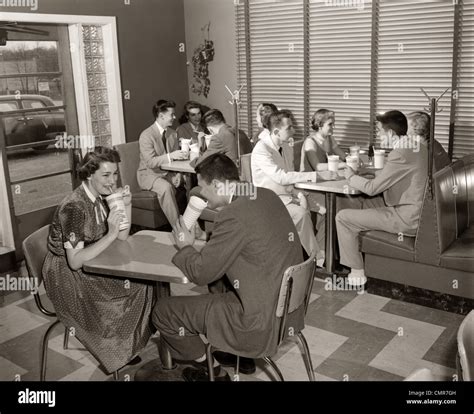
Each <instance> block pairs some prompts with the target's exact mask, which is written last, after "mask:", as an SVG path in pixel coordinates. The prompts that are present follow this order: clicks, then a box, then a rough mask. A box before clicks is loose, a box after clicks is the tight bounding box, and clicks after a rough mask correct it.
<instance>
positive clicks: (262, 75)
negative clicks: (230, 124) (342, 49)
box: [237, 0, 304, 139]
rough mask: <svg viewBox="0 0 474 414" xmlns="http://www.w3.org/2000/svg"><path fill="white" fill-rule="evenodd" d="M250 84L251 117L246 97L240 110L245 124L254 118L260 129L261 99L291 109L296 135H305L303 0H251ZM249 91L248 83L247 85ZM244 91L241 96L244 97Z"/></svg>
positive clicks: (240, 54)
mask: <svg viewBox="0 0 474 414" xmlns="http://www.w3.org/2000/svg"><path fill="white" fill-rule="evenodd" d="M241 8H242V9H243V8H244V7H243V6H237V20H238V24H237V26H239V22H240V27H239V28H238V29H237V36H238V46H239V49H240V50H239V51H238V57H239V60H240V63H239V70H238V73H240V74H241V75H240V77H239V80H241V81H243V79H242V78H243V74H245V75H247V73H246V68H245V67H244V66H245V65H244V64H245V63H246V61H245V56H244V53H243V52H242V50H241V48H240V46H244V45H245V33H241V28H242V27H245V19H244V16H243V11H241V10H240V9H241ZM249 28H250V50H249V51H247V52H248V53H249V54H250V83H251V85H250V88H251V114H252V115H251V118H252V119H251V120H248V119H245V118H246V117H247V118H248V114H247V111H248V108H247V106H246V105H247V102H246V101H245V99H242V101H243V106H242V108H241V110H240V115H241V119H242V125H243V126H244V125H245V123H246V122H252V125H253V131H255V130H256V129H257V125H256V121H255V112H256V109H257V106H258V104H259V103H262V102H270V103H274V104H275V105H276V106H277V107H278V108H280V109H289V110H291V111H292V112H293V115H294V117H295V129H296V133H295V139H302V138H303V125H304V119H303V107H304V102H303V99H304V92H303V64H304V62H303V1H302V0H295V1H285V2H268V1H250V2H249ZM244 89H245V90H246V91H248V90H249V87H248V86H247V88H244ZM244 97H245V95H243V96H242V98H244Z"/></svg>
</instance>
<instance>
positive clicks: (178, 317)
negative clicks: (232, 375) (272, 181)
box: [152, 153, 303, 381]
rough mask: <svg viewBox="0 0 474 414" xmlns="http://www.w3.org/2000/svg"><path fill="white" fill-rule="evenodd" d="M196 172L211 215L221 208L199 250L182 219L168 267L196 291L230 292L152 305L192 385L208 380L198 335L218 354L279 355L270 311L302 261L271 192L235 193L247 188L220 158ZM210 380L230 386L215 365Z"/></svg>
mask: <svg viewBox="0 0 474 414" xmlns="http://www.w3.org/2000/svg"><path fill="white" fill-rule="evenodd" d="M196 172H197V177H198V182H199V185H200V186H201V188H202V190H201V193H202V195H203V196H204V197H205V198H206V199H207V200H208V202H209V206H210V208H217V207H222V209H221V210H220V211H219V213H218V214H217V217H216V220H215V224H214V230H213V232H212V236H211V238H210V240H209V241H208V242H207V244H206V246H205V247H204V248H203V249H202V250H200V251H198V250H196V249H195V248H194V247H193V242H194V232H193V231H188V230H187V229H186V226H185V225H184V221H183V220H182V217H181V218H180V222H179V223H177V226H176V228H175V230H174V232H173V233H174V236H175V242H176V245H177V246H178V248H179V252H178V253H176V255H175V256H174V257H173V263H174V264H175V265H176V266H177V267H178V268H180V269H181V270H182V271H183V273H184V274H185V275H186V277H187V278H188V279H189V280H190V281H191V282H193V283H196V284H197V285H206V284H208V283H211V282H213V281H216V280H218V279H220V278H222V277H223V276H224V275H225V277H226V278H227V279H228V281H229V282H230V283H231V286H232V287H233V290H231V291H228V292H225V293H220V294H207V295H198V296H184V297H179V296H172V297H167V298H161V299H160V300H159V301H158V302H157V303H156V305H155V308H154V310H153V316H152V321H153V324H154V325H155V326H156V328H157V329H158V330H159V331H160V336H161V338H162V339H163V340H164V341H165V342H166V344H167V345H168V347H169V349H170V351H171V355H172V357H173V358H175V359H178V360H194V363H193V365H195V366H196V367H198V369H195V368H185V369H184V371H183V376H184V378H185V379H186V380H190V381H197V380H206V379H207V371H206V364H205V349H206V348H205V344H204V343H203V341H202V340H201V338H200V336H199V334H205V335H206V337H207V339H208V340H209V342H210V343H211V344H212V345H213V346H214V347H216V348H217V349H219V350H221V351H224V352H226V353H232V354H238V355H240V356H241V357H248V358H253V357H259V356H266V355H272V354H273V353H274V352H275V351H276V349H277V343H278V329H277V324H278V320H277V318H276V316H275V309H276V304H277V301H278V296H279V291H280V285H281V281H282V277H283V274H284V271H285V270H286V269H287V268H288V267H289V266H293V265H295V264H298V263H301V262H302V261H303V256H302V251H301V247H300V241H299V239H298V236H297V235H295V236H296V237H295V239H290V238H289V237H288V234H290V233H293V234H294V233H295V232H296V229H295V226H294V224H293V223H292V221H291V218H290V216H289V215H288V212H287V211H286V209H285V207H284V206H283V204H282V203H281V201H280V200H279V198H278V197H277V196H276V195H275V193H274V192H272V191H269V190H267V189H265V188H256V189H255V188H254V189H253V190H256V194H255V193H253V196H249V195H247V194H245V192H244V191H240V190H239V189H242V190H245V189H246V188H247V189H248V185H249V184H248V183H245V184H244V183H239V173H238V171H237V167H236V166H235V164H234V163H233V162H232V161H231V160H230V159H229V158H228V157H226V156H225V155H223V154H220V153H216V154H213V155H210V156H209V157H207V158H206V159H204V160H203V161H202V162H201V163H199V164H198V165H197V167H196ZM226 189H227V190H226ZM275 223H278V225H275ZM269 241H270V243H269ZM295 312H296V311H295ZM294 328H295V331H296V330H297V329H299V328H302V327H301V326H299V327H294ZM214 356H216V355H215V354H214ZM216 359H217V358H216ZM214 373H215V375H216V380H229V378H228V376H227V375H226V374H225V372H223V370H221V369H220V367H219V366H218V364H217V363H216V365H215V368H214Z"/></svg>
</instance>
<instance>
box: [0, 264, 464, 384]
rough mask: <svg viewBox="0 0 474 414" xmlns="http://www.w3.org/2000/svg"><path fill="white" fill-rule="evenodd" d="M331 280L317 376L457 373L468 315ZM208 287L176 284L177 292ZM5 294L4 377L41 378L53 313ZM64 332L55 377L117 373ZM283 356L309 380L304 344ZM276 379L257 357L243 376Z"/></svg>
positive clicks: (287, 348) (1, 325)
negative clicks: (335, 285)
mask: <svg viewBox="0 0 474 414" xmlns="http://www.w3.org/2000/svg"><path fill="white" fill-rule="evenodd" d="M22 271H23V272H24V269H23V270H22ZM326 287H327V286H326V284H325V283H324V282H323V281H321V280H319V279H316V280H315V283H314V288H313V294H312V298H311V303H310V306H309V309H308V314H307V319H306V328H305V330H304V334H305V336H306V339H307V341H308V344H309V348H310V350H311V354H312V359H313V365H314V369H315V375H316V379H317V380H323V381H398V380H402V379H403V378H405V377H406V376H408V375H409V374H410V373H411V372H413V371H414V370H416V369H419V368H429V369H430V370H431V371H432V373H433V375H434V377H435V378H436V379H439V380H452V378H453V375H455V373H456V371H455V365H456V364H455V361H456V332H457V330H458V328H459V325H460V323H461V321H462V319H463V316H461V315H457V314H454V313H449V312H444V311H440V310H435V309H431V308H427V307H423V306H419V305H414V304H410V303H405V302H400V301H397V300H393V299H388V298H385V297H381V296H376V295H372V294H368V293H364V294H357V293H356V292H350V291H331V290H327V289H326ZM206 291H207V290H206V289H205V288H200V287H199V288H198V287H196V286H190V285H186V286H183V285H172V294H173V295H196V294H199V293H201V292H206ZM1 293H2V294H3V295H2V296H0V380H2V381H10V380H24V381H28V380H30V381H36V380H39V351H40V343H41V340H42V336H43V334H44V332H45V331H46V329H47V327H48V326H49V324H50V323H51V320H50V319H48V318H47V317H45V316H44V315H42V314H40V312H39V311H38V310H37V308H36V305H35V302H34V299H33V297H32V296H31V295H30V294H29V292H26V291H19V292H12V293H9V292H5V291H4V292H1ZM44 297H45V295H44ZM63 334H64V330H63V328H62V327H61V325H59V326H58V327H57V328H56V331H55V332H54V333H53V334H52V336H51V340H50V343H49V348H50V351H49V357H48V373H47V379H48V380H60V381H70V380H74V381H109V380H112V378H111V377H109V376H107V375H105V374H104V373H103V372H102V371H101V370H100V369H99V368H98V363H97V361H96V360H95V359H94V358H93V357H92V356H91V355H90V354H89V353H88V352H87V351H85V350H84V349H83V347H82V345H81V344H80V343H79V342H78V341H76V340H75V339H72V340H71V341H70V349H68V350H63V347H62V341H63ZM157 345H158V337H154V338H152V339H151V340H150V342H149V344H148V346H147V347H146V349H145V350H144V351H143V352H142V354H141V357H142V360H143V362H142V364H144V363H147V362H148V361H151V360H154V359H156V358H158V346H157ZM275 360H276V362H277V364H278V366H279V367H280V369H281V371H282V373H283V375H284V377H285V379H286V380H290V381H291V380H303V381H305V380H307V375H306V371H305V368H304V365H303V361H302V359H301V356H300V351H299V348H298V346H297V345H296V343H293V342H291V341H290V342H288V343H285V344H284V345H283V346H282V347H281V348H280V351H279V353H278V355H277V356H276V357H275ZM138 368H140V365H139V366H131V367H127V368H126V369H124V370H123V371H121V376H122V378H125V379H129V378H130V379H133V375H134V373H135V371H136V370H137V369H138ZM230 372H232V370H230ZM270 379H271V374H270V370H269V369H268V368H267V367H265V365H264V364H263V362H262V361H257V372H256V373H255V374H254V375H252V376H245V375H241V376H240V380H243V381H245V380H256V381H269V380H270Z"/></svg>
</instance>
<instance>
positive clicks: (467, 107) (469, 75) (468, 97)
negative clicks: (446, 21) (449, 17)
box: [453, 0, 474, 158]
mask: <svg viewBox="0 0 474 414" xmlns="http://www.w3.org/2000/svg"><path fill="white" fill-rule="evenodd" d="M460 8H461V19H460V21H461V27H460V31H459V33H460V41H459V46H460V48H459V56H458V79H457V80H458V82H457V84H458V87H457V101H456V117H455V124H454V125H455V127H454V148H453V150H454V151H453V157H454V158H460V157H462V156H463V155H466V154H468V153H473V152H474V85H473V82H474V79H473V74H474V1H473V0H464V1H463V3H462V4H461V6H460Z"/></svg>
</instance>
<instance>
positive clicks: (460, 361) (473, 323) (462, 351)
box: [457, 310, 474, 381]
mask: <svg viewBox="0 0 474 414" xmlns="http://www.w3.org/2000/svg"><path fill="white" fill-rule="evenodd" d="M457 339H458V358H457V368H458V373H459V378H460V379H462V380H463V381H473V380H474V310H472V311H471V312H469V314H468V315H467V316H466V317H465V318H464V320H463V321H462V323H461V326H459V330H458V336H457Z"/></svg>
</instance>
